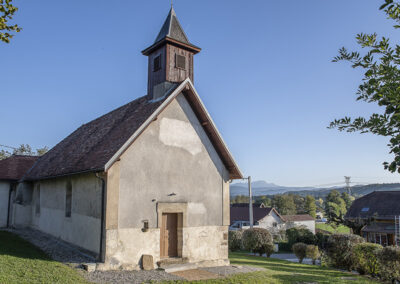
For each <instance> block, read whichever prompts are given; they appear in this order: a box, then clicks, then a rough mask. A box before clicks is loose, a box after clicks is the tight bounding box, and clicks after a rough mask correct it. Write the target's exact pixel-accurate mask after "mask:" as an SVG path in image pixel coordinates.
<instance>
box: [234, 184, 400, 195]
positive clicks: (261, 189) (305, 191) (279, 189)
mask: <svg viewBox="0 0 400 284" xmlns="http://www.w3.org/2000/svg"><path fill="white" fill-rule="evenodd" d="M251 185H252V193H253V196H261V195H269V196H271V195H275V194H288V193H293V194H298V195H301V196H306V195H312V196H314V197H315V198H325V197H326V196H327V195H328V194H329V192H330V191H331V190H333V189H335V190H337V191H339V192H344V191H346V190H347V189H346V188H345V187H330V188H316V187H287V186H280V185H276V184H273V183H268V182H266V181H254V182H252V183H251ZM392 190H400V183H383V184H368V185H356V186H352V187H351V191H352V194H353V195H354V196H356V197H359V196H363V195H366V194H368V193H371V192H373V191H392ZM230 195H231V197H235V196H237V195H248V185H247V183H235V184H232V185H231V192H230Z"/></svg>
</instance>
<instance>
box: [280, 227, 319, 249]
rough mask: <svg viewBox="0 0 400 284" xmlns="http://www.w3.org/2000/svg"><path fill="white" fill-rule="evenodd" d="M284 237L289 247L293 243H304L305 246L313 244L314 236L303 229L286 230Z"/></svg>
mask: <svg viewBox="0 0 400 284" xmlns="http://www.w3.org/2000/svg"><path fill="white" fill-rule="evenodd" d="M286 237H287V239H288V243H289V245H290V246H292V245H293V244H295V243H305V244H307V245H313V244H315V236H314V234H313V233H312V232H311V231H310V230H309V229H307V228H303V227H298V228H290V229H288V230H286Z"/></svg>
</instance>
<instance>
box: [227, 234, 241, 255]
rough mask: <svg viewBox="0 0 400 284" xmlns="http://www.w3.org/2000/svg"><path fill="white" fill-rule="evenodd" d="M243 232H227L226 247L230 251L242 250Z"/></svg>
mask: <svg viewBox="0 0 400 284" xmlns="http://www.w3.org/2000/svg"><path fill="white" fill-rule="evenodd" d="M242 235H243V231H241V230H240V231H229V236H228V246H229V250H230V251H238V250H241V249H242Z"/></svg>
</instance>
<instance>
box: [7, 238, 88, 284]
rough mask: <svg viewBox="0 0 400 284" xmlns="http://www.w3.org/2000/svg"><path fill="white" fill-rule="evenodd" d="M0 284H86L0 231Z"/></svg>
mask: <svg viewBox="0 0 400 284" xmlns="http://www.w3.org/2000/svg"><path fill="white" fill-rule="evenodd" d="M0 283H87V282H86V281H85V280H84V278H83V277H82V276H80V275H79V274H78V273H77V272H76V271H75V270H74V269H72V268H70V267H68V266H66V265H64V264H62V263H59V262H56V261H53V260H51V259H50V258H49V257H48V256H47V255H46V254H45V253H44V252H42V251H41V250H39V249H38V248H36V247H35V246H33V245H32V244H30V243H29V242H27V241H24V240H23V239H21V238H19V237H18V236H16V235H14V234H11V233H9V232H5V231H0Z"/></svg>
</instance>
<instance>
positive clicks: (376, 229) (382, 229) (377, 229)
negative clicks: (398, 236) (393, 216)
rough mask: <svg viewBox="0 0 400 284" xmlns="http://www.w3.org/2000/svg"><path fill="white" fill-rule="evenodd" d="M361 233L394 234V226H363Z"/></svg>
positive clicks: (378, 224) (388, 224)
mask: <svg viewBox="0 0 400 284" xmlns="http://www.w3.org/2000/svg"><path fill="white" fill-rule="evenodd" d="M361 231H363V232H376V233H390V234H393V233H394V232H395V224H394V223H393V224H390V223H372V224H369V225H366V226H364V227H363V228H362V229H361Z"/></svg>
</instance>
